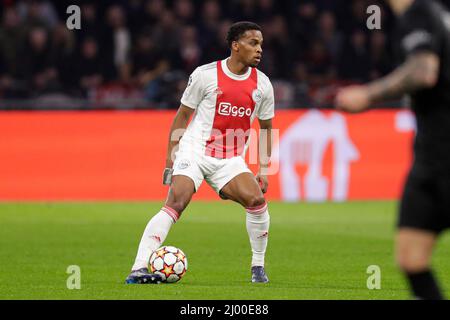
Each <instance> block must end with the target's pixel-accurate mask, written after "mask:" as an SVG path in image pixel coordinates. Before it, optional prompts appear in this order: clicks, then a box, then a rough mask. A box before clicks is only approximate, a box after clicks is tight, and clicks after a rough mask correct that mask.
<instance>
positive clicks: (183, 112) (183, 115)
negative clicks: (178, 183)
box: [166, 104, 194, 168]
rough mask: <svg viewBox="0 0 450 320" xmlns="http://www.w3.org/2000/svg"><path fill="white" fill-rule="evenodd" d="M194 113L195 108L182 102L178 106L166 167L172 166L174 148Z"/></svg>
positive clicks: (171, 131)
mask: <svg viewBox="0 0 450 320" xmlns="http://www.w3.org/2000/svg"><path fill="white" fill-rule="evenodd" d="M193 113H194V109H192V108H189V107H186V106H185V105H183V104H181V105H180V107H179V108H178V111H177V114H176V115H175V118H174V119H173V122H172V126H171V127H170V133H169V143H168V146H167V157H166V168H172V166H173V160H174V159H173V155H172V153H173V149H174V148H175V147H176V146H177V145H178V143H179V142H180V139H181V137H182V136H183V135H182V133H183V132H184V130H185V129H186V127H187V125H188V122H189V119H190V118H191V115H192V114H193Z"/></svg>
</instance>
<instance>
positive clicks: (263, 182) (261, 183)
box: [256, 173, 269, 193]
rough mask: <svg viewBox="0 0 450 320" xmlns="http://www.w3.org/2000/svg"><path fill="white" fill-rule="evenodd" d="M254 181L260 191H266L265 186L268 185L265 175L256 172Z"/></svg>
mask: <svg viewBox="0 0 450 320" xmlns="http://www.w3.org/2000/svg"><path fill="white" fill-rule="evenodd" d="M256 181H257V182H258V184H259V187H260V188H261V191H262V193H266V192H267V188H268V187H269V180H268V179H267V176H265V175H262V174H259V173H258V174H257V175H256Z"/></svg>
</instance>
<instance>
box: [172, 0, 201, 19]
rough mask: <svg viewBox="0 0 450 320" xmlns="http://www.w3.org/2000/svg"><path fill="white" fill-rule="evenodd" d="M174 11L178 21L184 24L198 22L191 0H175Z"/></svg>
mask: <svg viewBox="0 0 450 320" xmlns="http://www.w3.org/2000/svg"><path fill="white" fill-rule="evenodd" d="M173 13H174V15H175V17H176V21H178V22H179V23H180V24H182V25H195V24H196V17H195V8H194V4H193V3H192V1H191V0H175V2H174V5H173ZM174 21H175V19H174Z"/></svg>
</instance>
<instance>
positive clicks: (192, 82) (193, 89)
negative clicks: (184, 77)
mask: <svg viewBox="0 0 450 320" xmlns="http://www.w3.org/2000/svg"><path fill="white" fill-rule="evenodd" d="M203 95H204V86H203V81H202V76H201V72H200V70H199V68H197V69H195V70H194V72H193V73H192V74H191V75H190V77H189V81H188V83H187V86H186V89H185V90H184V93H183V96H182V97H181V105H180V108H178V112H177V114H176V116H175V119H173V122H172V126H171V127H170V134H169V143H168V145H167V157H166V168H165V169H164V174H163V184H166V185H169V184H170V182H171V179H172V171H173V169H172V167H173V162H174V160H175V159H174V158H175V155H174V152H173V151H174V148H175V147H176V146H177V145H178V143H179V142H180V139H181V137H182V136H183V133H184V131H185V129H186V127H187V125H188V122H189V119H190V117H191V115H192V114H193V113H194V111H195V109H196V108H197V106H198V105H199V104H200V102H201V100H202V99H203Z"/></svg>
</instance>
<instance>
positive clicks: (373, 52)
mask: <svg viewBox="0 0 450 320" xmlns="http://www.w3.org/2000/svg"><path fill="white" fill-rule="evenodd" d="M386 46H387V42H386V35H385V34H384V33H383V32H382V31H375V32H373V33H372V35H371V37H370V54H369V56H370V75H369V76H370V80H374V79H377V78H380V77H382V76H384V75H386V74H388V73H389V72H390V71H391V70H392V64H391V61H390V58H389V53H388V50H387V48H386Z"/></svg>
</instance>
